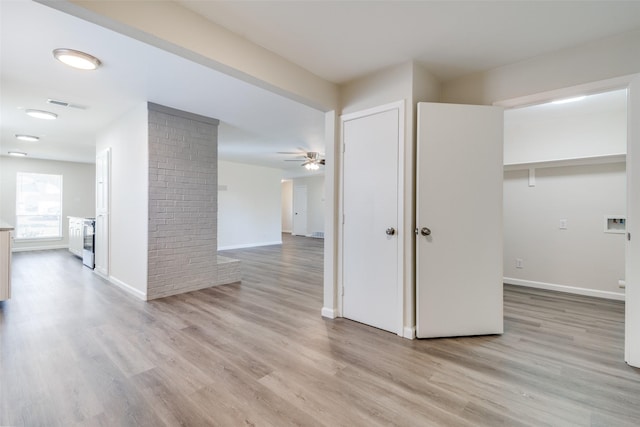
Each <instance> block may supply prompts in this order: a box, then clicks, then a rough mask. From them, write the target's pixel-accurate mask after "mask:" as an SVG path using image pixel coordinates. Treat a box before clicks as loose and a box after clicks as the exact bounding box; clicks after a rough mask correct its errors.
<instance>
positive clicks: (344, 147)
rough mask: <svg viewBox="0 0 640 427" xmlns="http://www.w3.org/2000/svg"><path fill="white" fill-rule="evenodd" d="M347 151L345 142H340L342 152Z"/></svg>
mask: <svg viewBox="0 0 640 427" xmlns="http://www.w3.org/2000/svg"><path fill="white" fill-rule="evenodd" d="M346 151H347V144H345V143H344V142H343V143H342V152H343V153H345V152H346Z"/></svg>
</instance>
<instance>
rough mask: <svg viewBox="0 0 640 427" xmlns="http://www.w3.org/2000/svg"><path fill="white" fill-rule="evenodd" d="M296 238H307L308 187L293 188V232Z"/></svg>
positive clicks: (298, 186) (297, 186)
mask: <svg viewBox="0 0 640 427" xmlns="http://www.w3.org/2000/svg"><path fill="white" fill-rule="evenodd" d="M291 234H293V235H294V236H306V235H307V234H308V233H307V186H306V185H296V186H295V187H294V188H293V232H292V233H291Z"/></svg>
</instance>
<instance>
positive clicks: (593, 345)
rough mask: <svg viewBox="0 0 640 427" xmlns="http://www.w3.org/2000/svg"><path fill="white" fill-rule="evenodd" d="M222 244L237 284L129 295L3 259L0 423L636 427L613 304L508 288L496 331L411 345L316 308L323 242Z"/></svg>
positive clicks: (73, 268) (639, 402)
mask: <svg viewBox="0 0 640 427" xmlns="http://www.w3.org/2000/svg"><path fill="white" fill-rule="evenodd" d="M283 239H284V244H283V245H274V246H267V247H260V248H251V249H238V250H232V251H225V252H224V253H223V255H225V256H228V257H231V258H238V259H241V260H242V276H243V279H242V282H241V283H236V284H231V285H225V286H220V287H214V288H210V289H204V290H200V291H196V292H191V293H188V294H184V295H176V296H172V297H168V298H163V299H160V300H154V301H151V302H143V301H139V300H137V299H135V298H132V297H130V296H129V295H126V294H124V293H123V292H122V291H121V290H120V289H118V288H116V287H114V286H112V285H110V284H108V283H106V282H105V281H104V280H102V279H101V278H99V277H98V276H97V275H95V274H94V273H93V272H92V271H90V270H89V269H87V268H85V267H83V266H82V264H81V262H80V260H78V259H77V258H75V257H74V256H72V255H71V254H70V253H69V252H68V251H65V250H52V251H36V252H30V253H26V252H23V253H16V254H14V258H13V260H14V265H13V295H12V299H11V300H8V301H5V302H2V303H0V425H12V426H40V425H42V426H65V427H66V426H154V427H155V426H175V425H184V426H209V425H212V426H239V425H255V426H278V427H279V426H287V425H292V426H293V425H295V426H316V425H317V426H339V425H344V426H367V427H368V426H377V425H405V426H497V425H506V426H516V425H523V426H544V425H549V426H608V427H609V426H637V425H640V370H638V369H635V368H631V367H629V366H628V365H626V364H625V363H624V362H623V351H624V341H623V340H624V324H623V322H624V303H622V302H619V301H609V300H602V299H597V298H591V297H584V296H578V295H567V294H562V293H557V292H552V291H545V290H538V289H529V288H522V287H516V286H509V285H506V286H505V289H504V301H505V306H504V313H505V333H504V334H503V335H494V336H487V337H466V338H443V339H435V340H413V341H411V340H406V339H403V338H400V337H398V336H396V335H394V334H390V333H388V332H385V331H381V330H379V329H375V328H372V327H369V326H366V325H362V324H360V323H356V322H352V321H349V320H347V319H335V320H328V319H324V318H322V317H321V316H320V309H321V306H322V297H323V296H322V295H323V290H322V283H323V280H322V272H323V268H322V265H323V264H322V257H323V255H322V250H323V241H322V240H320V239H310V238H303V237H292V236H289V235H283Z"/></svg>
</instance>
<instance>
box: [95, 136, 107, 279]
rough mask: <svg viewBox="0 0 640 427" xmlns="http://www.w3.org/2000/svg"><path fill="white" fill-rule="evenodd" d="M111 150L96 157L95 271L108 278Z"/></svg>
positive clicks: (104, 151)
mask: <svg viewBox="0 0 640 427" xmlns="http://www.w3.org/2000/svg"><path fill="white" fill-rule="evenodd" d="M110 168H111V149H110V148H107V149H106V150H103V151H101V152H99V153H98V154H97V155H96V226H95V271H96V272H97V273H99V274H101V275H103V276H105V277H108V276H109V202H110V200H109V196H110V193H109V191H110V185H109V184H110V179H111V169H110Z"/></svg>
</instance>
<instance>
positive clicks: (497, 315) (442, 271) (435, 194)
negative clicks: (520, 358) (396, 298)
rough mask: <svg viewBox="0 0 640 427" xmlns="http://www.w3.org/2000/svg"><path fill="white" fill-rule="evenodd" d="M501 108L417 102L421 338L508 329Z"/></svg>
mask: <svg viewBox="0 0 640 427" xmlns="http://www.w3.org/2000/svg"><path fill="white" fill-rule="evenodd" d="M502 122H503V110H502V108H499V107H487V106H470V105H455V104H432V103H419V104H418V156H417V202H416V206H417V213H416V224H417V227H418V230H419V232H418V235H417V236H416V246H417V248H416V251H417V252H416V257H417V258H416V263H417V277H416V282H417V286H416V301H417V306H416V317H417V318H416V320H417V331H416V332H417V336H418V337H419V338H431V337H446V336H462V335H483V334H496V333H502V332H503V310H502V307H503V300H502V286H503V284H502V244H503V242H502V180H503V164H502V163H503V162H502V157H503V154H502V153H503V151H502V150H503V142H502V135H503V124H502Z"/></svg>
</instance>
